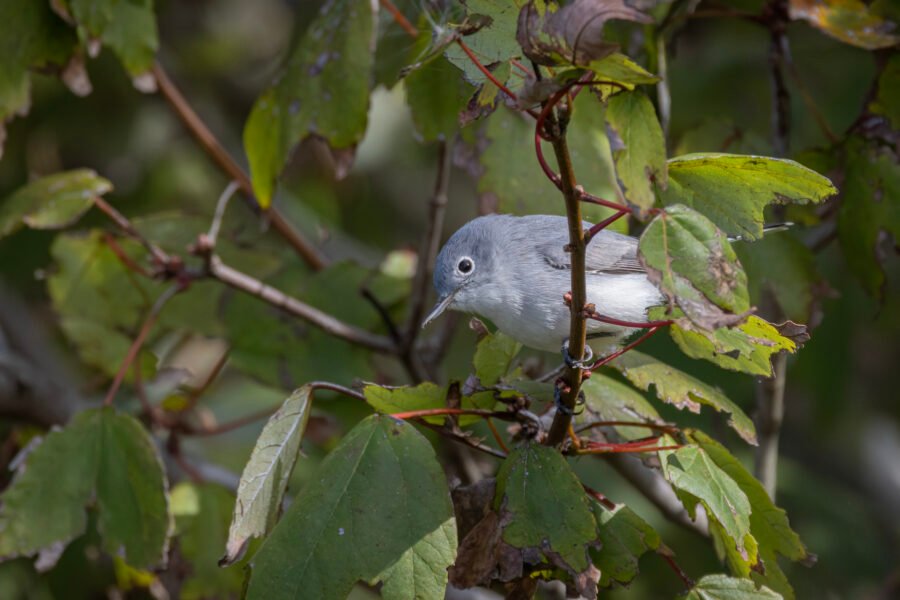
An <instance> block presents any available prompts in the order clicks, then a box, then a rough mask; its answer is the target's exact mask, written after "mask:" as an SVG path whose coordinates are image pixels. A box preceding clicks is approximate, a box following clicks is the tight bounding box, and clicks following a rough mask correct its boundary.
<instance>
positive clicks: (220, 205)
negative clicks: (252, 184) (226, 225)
mask: <svg viewBox="0 0 900 600" xmlns="http://www.w3.org/2000/svg"><path fill="white" fill-rule="evenodd" d="M239 188H240V184H239V183H238V182H237V181H233V180H232V181H231V182H229V184H228V186H227V187H226V188H225V190H224V191H223V192H222V195H221V196H219V201H218V202H216V212H215V213H214V214H213V220H212V223H211V224H210V226H209V233H207V234H206V237H207V239H208V241H209V245H210V246H211V247H213V248H215V246H216V238H218V237H219V229H221V228H222V219H223V218H225V209H226V208H228V201H229V200H231V197H232V196H234V193H235V192H236V191H238V189H239Z"/></svg>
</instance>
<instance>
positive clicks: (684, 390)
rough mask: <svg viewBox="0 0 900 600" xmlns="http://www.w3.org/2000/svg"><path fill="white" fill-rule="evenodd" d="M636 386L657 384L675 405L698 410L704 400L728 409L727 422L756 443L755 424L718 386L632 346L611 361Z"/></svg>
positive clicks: (658, 391)
mask: <svg viewBox="0 0 900 600" xmlns="http://www.w3.org/2000/svg"><path fill="white" fill-rule="evenodd" d="M610 364H611V365H612V366H613V367H615V368H616V369H618V370H619V371H621V372H622V374H623V375H624V376H625V377H626V378H627V379H628V380H629V381H630V382H631V383H632V384H634V385H635V386H636V387H638V388H639V389H642V390H644V391H647V390H649V389H650V386H651V385H653V386H655V387H656V396H657V397H658V398H659V399H660V400H662V401H663V402H667V403H669V404H672V405H673V406H675V407H676V408H680V409H683V408H687V409H688V410H690V411H692V412H700V405H701V404H705V405H706V406H711V407H712V408H714V409H716V410H718V411H720V412H727V413H731V417H730V419H729V421H728V424H729V425H730V426H731V427H732V428H733V429H734V430H735V431H736V432H737V433H738V435H740V436H741V437H742V438H743V439H744V440H745V441H747V442H748V443H750V444H756V427H755V426H754V425H753V421H752V420H751V419H750V417H748V416H747V415H746V414H745V413H744V411H743V410H741V408H740V407H739V406H738V405H736V404H735V403H734V402H732V401H731V400H729V399H728V398H727V397H725V394H723V393H722V392H721V391H719V390H718V389H717V388H715V387H713V386H711V385H708V384H706V383H703V382H702V381H700V380H699V379H696V378H694V377H691V376H690V375H688V374H687V373H684V372H682V371H679V370H678V369H675V368H673V367H670V366H669V365H667V364H665V363H662V362H659V361H658V360H656V359H655V358H653V357H651V356H648V355H646V354H642V353H641V352H637V351H635V350H632V351H630V352H626V353H625V354H623V355H622V356H620V357H619V358H617V359H615V360H614V361H613V362H612V363H610Z"/></svg>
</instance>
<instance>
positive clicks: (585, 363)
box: [562, 340, 594, 371]
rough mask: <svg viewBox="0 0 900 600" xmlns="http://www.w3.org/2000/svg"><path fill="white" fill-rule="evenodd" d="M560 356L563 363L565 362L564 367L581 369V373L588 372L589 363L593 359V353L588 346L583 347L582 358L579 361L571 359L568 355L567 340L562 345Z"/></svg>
mask: <svg viewBox="0 0 900 600" xmlns="http://www.w3.org/2000/svg"><path fill="white" fill-rule="evenodd" d="M562 356H563V361H565V363H566V366H567V367H569V368H570V369H581V370H582V371H590V370H591V367H590V363H591V361H592V360H593V358H594V351H593V350H591V347H590V346H585V347H584V356H583V357H582V358H581V359H580V360H576V359H574V358H572V355H571V354H569V340H566V341H564V342H563V345H562Z"/></svg>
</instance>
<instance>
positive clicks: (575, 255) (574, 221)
mask: <svg viewBox="0 0 900 600" xmlns="http://www.w3.org/2000/svg"><path fill="white" fill-rule="evenodd" d="M553 125H554V124H553V123H551V127H553ZM555 129H556V132H555V133H556V135H554V136H553V139H552V140H551V143H552V145H553V152H554V153H555V154H556V162H557V164H558V165H559V177H560V184H561V189H562V193H563V197H564V199H565V202H566V217H567V219H568V224H569V245H568V246H567V249H568V251H569V253H570V262H571V266H572V268H571V273H572V302H571V306H570V308H569V313H570V320H569V347H568V352H569V355H570V356H574V357H575V358H576V359H580V358H581V357H582V356H584V348H585V336H586V333H587V325H586V322H585V317H584V313H583V311H584V307H585V305H586V304H587V292H586V287H585V247H586V244H585V240H584V227H583V221H582V217H581V197H582V194H581V192H580V191H579V190H578V189H577V187H576V186H577V182H576V180H575V171H574V169H573V167H572V159H571V157H570V156H569V146H568V144H567V143H566V135H565V124H564V123H559V122H558V123H556V127H555ZM560 300H562V299H560ZM581 378H582V371H581V369H580V368H578V367H567V368H566V370H565V371H564V372H563V375H562V382H563V384H564V385H563V389H562V391H561V395H560V405H561V406H560V407H559V408H557V411H556V415H554V417H553V423H552V424H551V425H550V431H549V432H548V434H547V439H546V444H547V445H549V446H557V445H559V444H560V443H562V441H563V440H564V439H565V438H566V434H567V433H568V430H569V424H570V423H571V422H572V413H573V411H574V410H575V404H576V401H577V400H578V393H579V391H580V390H581Z"/></svg>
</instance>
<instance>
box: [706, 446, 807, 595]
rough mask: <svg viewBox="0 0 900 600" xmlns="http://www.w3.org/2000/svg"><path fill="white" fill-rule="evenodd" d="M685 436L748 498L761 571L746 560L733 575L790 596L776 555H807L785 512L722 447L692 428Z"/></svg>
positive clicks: (799, 557) (794, 557)
mask: <svg viewBox="0 0 900 600" xmlns="http://www.w3.org/2000/svg"><path fill="white" fill-rule="evenodd" d="M688 437H689V438H690V439H691V441H693V442H694V443H696V444H697V445H698V446H700V447H701V448H702V449H703V450H704V451H705V452H706V454H707V455H708V456H709V457H710V458H711V459H712V460H713V462H715V463H716V465H717V466H718V467H719V468H720V469H722V470H723V471H725V473H727V474H728V476H729V477H731V479H733V480H734V482H735V483H737V484H738V486H739V487H740V488H741V490H743V491H744V493H745V494H746V495H747V499H748V500H749V501H750V507H751V510H752V512H751V513H750V533H752V534H753V537H754V538H755V539H756V541H757V543H758V545H759V558H760V560H761V561H762V563H763V567H764V572H763V573H762V574H761V573H759V572H757V571H752V572H751V570H750V566H751V565H746V563H745V565H742V567H743V568H742V570H741V571H740V572H738V573H735V574H737V575H740V576H742V577H751V576H752V577H753V578H754V580H756V581H757V582H758V583H764V584H766V585H768V586H769V587H771V588H772V589H774V590H775V591H777V592H778V593H780V594H781V595H782V596H784V597H785V598H793V597H794V592H793V590H792V589H791V587H790V584H789V583H788V582H787V579H786V578H785V576H784V574H783V573H782V572H781V568H780V567H779V566H778V555H781V556H784V557H785V558H788V559H790V560H793V561H803V560H807V559H808V558H809V553H808V552H807V550H806V547H805V546H804V545H803V542H801V541H800V536H798V535H797V533H796V532H794V530H793V529H791V524H790V522H789V521H788V517H787V513H785V512H784V510H782V509H781V508H778V507H777V506H775V504H774V503H773V502H772V499H771V498H769V494H768V493H766V490H765V488H764V487H763V486H762V484H761V483H760V482H759V481H757V479H756V478H755V477H754V476H753V475H751V474H750V473H749V472H748V471H747V469H745V468H744V465H742V464H741V462H740V461H739V460H737V459H736V458H735V457H734V456H732V455H731V454H730V453H729V452H728V450H726V449H725V447H724V446H722V445H721V444H719V443H718V442H717V441H715V440H713V439H712V438H710V437H709V436H708V435H706V434H705V433H703V432H701V431H691V432H690V433H689V434H688ZM785 586H786V587H785Z"/></svg>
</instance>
